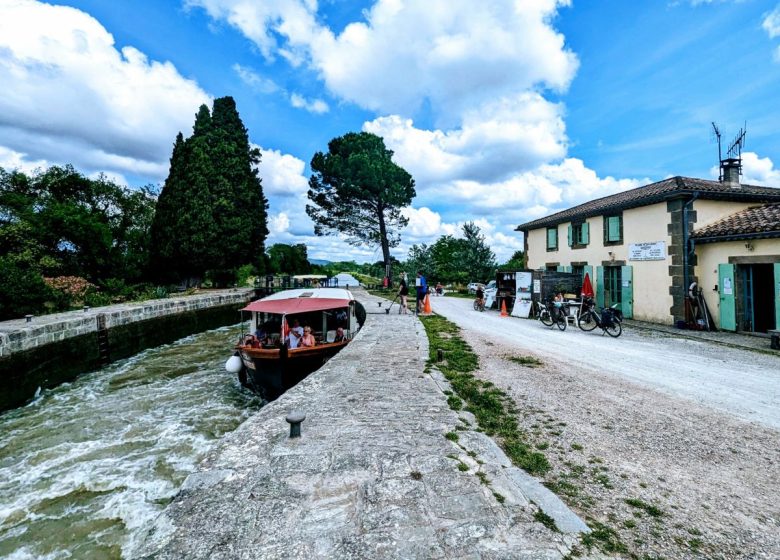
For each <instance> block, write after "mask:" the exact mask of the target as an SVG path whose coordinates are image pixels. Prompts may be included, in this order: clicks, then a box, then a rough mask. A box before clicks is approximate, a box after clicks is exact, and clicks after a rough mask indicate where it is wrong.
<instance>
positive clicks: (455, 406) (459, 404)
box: [447, 395, 463, 410]
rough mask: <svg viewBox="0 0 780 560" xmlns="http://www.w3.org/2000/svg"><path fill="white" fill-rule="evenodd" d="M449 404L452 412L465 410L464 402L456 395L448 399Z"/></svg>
mask: <svg viewBox="0 0 780 560" xmlns="http://www.w3.org/2000/svg"><path fill="white" fill-rule="evenodd" d="M447 404H448V405H450V408H451V409H452V410H460V409H462V408H463V401H462V400H460V399H459V398H458V397H456V396H455V395H450V396H449V397H447Z"/></svg>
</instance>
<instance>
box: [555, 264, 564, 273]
mask: <svg viewBox="0 0 780 560" xmlns="http://www.w3.org/2000/svg"><path fill="white" fill-rule="evenodd" d="M555 272H566V267H565V266H562V265H558V266H556V267H555Z"/></svg>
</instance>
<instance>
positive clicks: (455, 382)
mask: <svg viewBox="0 0 780 560" xmlns="http://www.w3.org/2000/svg"><path fill="white" fill-rule="evenodd" d="M421 320H422V323H423V325H424V326H425V331H426V333H427V335H428V340H429V342H430V349H431V350H430V356H429V363H435V362H436V349H438V348H441V349H443V350H444V351H445V352H446V354H447V361H446V362H442V363H439V364H437V367H438V368H439V369H440V370H441V372H442V374H444V377H446V378H447V380H448V381H449V382H450V384H451V385H452V388H453V390H454V392H455V393H456V395H457V397H458V398H459V399H461V400H462V401H463V405H464V408H465V410H467V411H469V412H471V413H472V414H473V415H474V417H475V418H476V420H477V426H478V429H479V430H481V431H483V432H484V433H485V434H487V435H489V436H492V437H494V438H496V440H497V441H498V444H499V445H500V446H501V447H502V448H503V449H504V451H505V452H506V454H507V456H509V458H510V460H511V461H512V462H513V463H514V464H515V465H517V466H518V467H520V468H522V469H524V470H525V471H527V472H529V473H531V474H544V473H546V472H548V471H549V470H550V463H549V461H548V460H547V457H545V456H544V454H542V453H540V452H538V451H534V449H533V448H532V447H531V444H530V443H529V442H528V441H527V440H526V438H525V434H524V433H523V432H522V431H521V430H520V428H519V426H518V424H517V419H516V418H515V417H514V415H513V414H514V413H516V409H515V408H514V405H513V403H512V402H511V399H509V397H508V395H507V394H506V393H504V392H503V391H502V390H501V389H499V388H498V387H496V386H495V385H493V383H490V382H489V381H481V380H479V379H477V378H476V377H474V375H473V373H472V372H474V371H476V369H477V368H478V367H479V359H478V357H477V355H476V354H475V353H474V351H473V350H472V349H471V347H470V346H469V345H468V344H467V343H466V341H464V340H463V339H462V338H461V336H460V329H459V328H458V326H457V325H455V324H454V323H452V322H450V321H448V320H447V319H445V318H444V317H441V316H438V315H431V316H429V317H421Z"/></svg>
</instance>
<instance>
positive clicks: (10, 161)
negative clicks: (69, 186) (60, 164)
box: [0, 146, 49, 175]
mask: <svg viewBox="0 0 780 560" xmlns="http://www.w3.org/2000/svg"><path fill="white" fill-rule="evenodd" d="M0 167H2V168H3V169H5V170H6V171H21V172H22V173H26V174H28V175H29V174H31V173H33V172H34V171H35V170H36V169H46V168H47V167H49V162H48V161H46V160H43V159H39V160H31V159H29V158H28V157H27V154H23V153H20V152H15V151H14V150H9V149H8V148H4V147H3V146H0Z"/></svg>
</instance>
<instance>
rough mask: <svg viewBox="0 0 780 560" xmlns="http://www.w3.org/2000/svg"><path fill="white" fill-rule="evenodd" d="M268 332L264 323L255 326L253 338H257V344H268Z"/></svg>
mask: <svg viewBox="0 0 780 560" xmlns="http://www.w3.org/2000/svg"><path fill="white" fill-rule="evenodd" d="M268 334H269V333H268V331H267V325H266V324H265V323H263V324H262V325H260V326H259V327H257V330H256V331H255V339H256V340H257V343H258V345H259V346H265V345H266V344H268Z"/></svg>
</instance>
